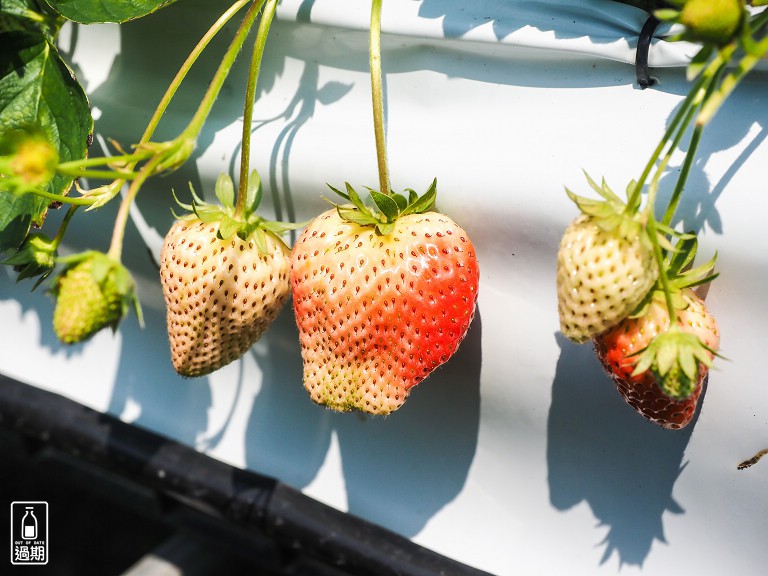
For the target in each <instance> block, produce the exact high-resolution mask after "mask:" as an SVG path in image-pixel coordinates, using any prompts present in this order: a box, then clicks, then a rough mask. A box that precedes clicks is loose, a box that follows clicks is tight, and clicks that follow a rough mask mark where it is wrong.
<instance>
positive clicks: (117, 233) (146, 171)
mask: <svg viewBox="0 0 768 576" xmlns="http://www.w3.org/2000/svg"><path fill="white" fill-rule="evenodd" d="M249 1H250V0H249ZM265 1H266V0H253V3H252V5H251V7H250V8H249V9H248V12H247V13H246V15H245V17H244V18H243V21H242V22H241V24H240V27H239V28H238V30H237V33H236V34H235V37H234V38H233V40H232V42H231V43H230V46H229V48H228V49H227V52H226V53H225V55H224V58H223V59H222V61H221V63H220V64H219V67H218V69H217V70H216V73H215V75H214V77H213V80H212V81H211V83H210V85H209V86H208V90H207V91H206V93H205V95H204V97H203V100H202V102H201V103H200V106H199V107H198V109H197V111H196V112H195V115H194V116H193V117H192V120H191V121H190V123H189V124H188V125H187V127H186V128H185V129H184V131H183V132H182V133H181V134H180V135H179V137H178V138H177V140H178V141H180V142H183V141H184V140H185V139H187V138H189V139H196V138H197V135H198V134H199V132H200V130H201V129H202V126H203V124H204V123H205V120H206V119H207V118H208V114H209V113H210V111H211V108H212V107H213V103H214V101H215V100H216V97H217V96H218V94H219V91H220V90H221V87H222V85H223V84H224V80H225V79H226V77H227V75H228V74H229V71H230V70H231V69H232V66H233V65H234V62H235V59H236V58H237V55H238V53H239V52H240V49H241V48H242V46H243V43H244V42H245V39H246V37H247V36H248V32H250V30H251V27H252V26H253V23H254V21H255V20H256V17H257V16H258V14H259V11H260V10H261V7H262V6H263V5H264V2H265ZM243 5H244V3H243V2H242V1H241V2H237V3H235V4H234V5H233V6H232V7H230V9H229V10H228V11H227V12H225V13H224V15H222V16H221V17H220V18H219V19H218V20H217V22H216V24H214V26H213V27H212V28H211V29H210V30H209V31H208V33H207V34H206V35H205V36H204V37H203V40H201V41H200V42H199V43H198V45H197V46H196V47H195V50H194V52H193V54H195V56H194V57H192V56H190V57H189V58H187V61H185V63H184V65H183V66H182V68H181V70H180V71H179V72H178V73H177V75H176V77H175V78H174V80H173V83H172V84H171V87H169V88H168V90H167V91H166V95H165V96H164V97H163V99H162V100H161V102H160V104H159V105H158V109H157V110H156V111H155V114H154V115H153V117H152V120H151V121H150V123H149V125H148V126H147V129H146V130H145V132H144V136H143V137H142V141H145V139H148V138H149V137H151V135H152V133H153V131H154V129H155V127H156V126H157V122H159V119H160V117H161V116H162V113H163V112H164V110H165V108H166V107H167V105H168V103H169V102H170V100H171V98H172V97H173V94H174V93H175V91H176V88H178V85H179V84H180V83H181V80H182V79H183V78H184V76H185V75H186V73H187V71H188V70H189V68H190V67H191V65H192V63H193V62H194V60H195V59H196V58H197V56H198V55H199V53H200V51H202V49H203V48H204V47H205V46H206V45H207V43H208V42H209V41H210V38H212V37H213V35H214V34H215V32H217V31H218V30H219V29H221V27H222V26H223V25H224V23H226V21H227V20H229V18H231V17H232V15H234V13H235V12H236V11H237V10H239V8H241V7H242V6H243ZM163 161H164V157H163V156H162V155H155V156H153V157H152V158H151V159H150V160H149V161H148V162H147V163H146V164H145V165H144V166H143V167H142V169H141V170H140V171H139V174H138V175H137V176H136V178H135V179H134V180H133V182H132V184H131V186H130V188H129V189H128V191H127V192H126V194H125V197H124V198H123V201H122V202H121V204H120V208H119V209H118V213H117V216H116V217H115V226H114V229H113V231H112V242H111V244H110V246H109V252H108V254H109V256H110V257H111V258H113V259H114V260H116V261H118V262H119V261H120V259H121V257H122V251H123V239H124V238H125V227H126V224H127V223H128V217H129V215H130V208H131V204H132V203H133V201H134V199H135V198H136V195H137V194H138V193H139V190H140V189H141V186H142V185H143V184H144V182H145V181H146V180H147V178H149V177H150V176H151V175H152V174H153V173H154V170H155V169H156V168H157V167H158V166H159V165H160V164H162V162H163Z"/></svg>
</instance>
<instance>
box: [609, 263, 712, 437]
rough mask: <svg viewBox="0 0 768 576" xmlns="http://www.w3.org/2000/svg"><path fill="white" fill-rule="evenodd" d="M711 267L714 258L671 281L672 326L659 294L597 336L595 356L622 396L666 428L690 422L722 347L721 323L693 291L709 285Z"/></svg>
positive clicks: (657, 292) (644, 414)
mask: <svg viewBox="0 0 768 576" xmlns="http://www.w3.org/2000/svg"><path fill="white" fill-rule="evenodd" d="M694 250H695V249H694ZM689 259H690V256H689ZM713 266H714V260H713V261H712V262H710V263H708V264H707V265H705V266H702V267H700V268H697V269H695V270H691V271H689V272H687V273H682V274H677V276H676V277H673V278H672V279H670V282H669V283H670V289H671V290H673V294H674V298H673V300H674V306H675V309H676V310H677V317H676V322H675V323H673V324H672V325H670V316H669V311H668V305H667V302H666V299H665V297H664V294H663V292H662V291H660V290H656V291H654V292H653V293H652V295H651V297H650V298H649V301H648V302H647V304H646V305H645V306H644V307H643V308H642V309H641V311H640V312H639V313H638V314H637V315H636V316H632V317H628V318H626V319H624V320H623V321H622V322H620V323H619V324H618V325H617V326H615V327H613V328H611V329H610V330H608V331H606V332H603V333H601V334H599V335H598V336H596V337H595V338H594V343H595V353H596V355H597V357H598V359H599V360H600V362H601V363H602V365H603V367H604V368H605V370H606V372H607V373H608V374H609V375H610V376H611V377H612V378H613V380H614V382H615V384H616V387H617V389H618V391H619V393H620V394H621V396H622V398H624V400H625V401H626V402H627V404H629V405H630V406H632V407H633V408H634V409H635V410H636V411H637V412H639V413H640V414H641V415H642V416H644V417H645V418H647V419H648V420H650V421H651V422H654V423H655V424H658V425H659V426H662V427H663V428H667V429H671V430H676V429H680V428H683V427H685V426H686V425H687V424H688V423H689V422H690V421H691V419H692V418H693V415H694V412H695V410H696V405H697V403H698V401H699V397H700V396H701V392H702V383H703V381H704V378H705V377H706V376H707V374H708V372H709V368H710V366H711V363H712V360H713V359H714V356H715V354H716V351H717V349H718V347H719V345H720V333H719V331H718V327H717V322H716V321H715V319H714V317H713V316H712V315H711V314H710V313H709V311H708V310H707V308H706V306H705V304H704V301H703V300H702V299H701V298H699V297H698V296H697V295H696V293H695V292H694V291H693V290H692V289H691V287H690V286H692V285H695V284H697V283H701V282H703V281H707V282H708V281H711V280H712V278H714V275H709V272H711V269H712V267H713ZM702 278H703V279H702Z"/></svg>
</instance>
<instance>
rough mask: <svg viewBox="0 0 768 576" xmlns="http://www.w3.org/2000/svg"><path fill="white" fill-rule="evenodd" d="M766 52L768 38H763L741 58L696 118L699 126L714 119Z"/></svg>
mask: <svg viewBox="0 0 768 576" xmlns="http://www.w3.org/2000/svg"><path fill="white" fill-rule="evenodd" d="M766 53H768V38H763V39H762V40H761V41H760V42H758V43H757V44H756V45H755V46H754V47H753V48H752V49H751V50H750V52H749V53H747V54H746V55H745V56H744V57H743V58H742V59H741V61H740V62H739V64H738V66H737V67H736V69H735V70H734V71H733V72H731V73H730V74H729V75H728V76H726V77H725V78H724V79H723V81H722V84H721V85H720V89H719V90H718V91H717V92H715V93H714V94H713V95H712V97H711V98H710V99H709V100H708V101H707V103H706V104H705V105H704V106H703V107H702V109H701V112H700V113H699V116H698V118H696V125H697V126H705V125H706V124H707V123H708V122H709V121H710V120H712V118H713V117H714V115H715V114H716V113H717V111H718V110H719V109H720V106H721V105H722V104H723V102H725V100H726V99H727V98H728V96H730V95H731V93H732V92H733V91H734V90H735V89H736V86H738V85H739V83H740V82H741V81H742V80H743V79H744V77H745V76H746V75H747V74H748V73H749V72H751V71H752V69H753V68H754V67H755V66H756V65H757V63H758V62H760V60H762V58H763V57H764V56H765V54H766Z"/></svg>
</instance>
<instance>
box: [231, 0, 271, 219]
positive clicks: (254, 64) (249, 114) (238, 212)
mask: <svg viewBox="0 0 768 576" xmlns="http://www.w3.org/2000/svg"><path fill="white" fill-rule="evenodd" d="M277 2H278V0H267V3H266V5H265V6H264V12H263V13H262V15H261V21H260V22H259V29H258V31H257V32H256V41H255V44H254V47H253V55H252V56H251V67H250V71H249V73H248V83H247V85H246V89H245V108H244V110H243V136H242V145H241V148H240V182H239V184H238V188H237V206H236V208H235V216H236V217H241V216H243V215H244V213H245V210H246V199H247V197H248V192H247V191H248V175H249V173H250V170H249V168H250V159H251V130H252V126H251V124H252V123H253V105H254V100H255V99H256V85H257V84H258V81H259V72H260V71H261V60H262V58H263V56H264V48H265V46H266V44H267V36H268V35H269V29H270V27H271V25H272V20H273V18H274V16H275V11H276V10H277Z"/></svg>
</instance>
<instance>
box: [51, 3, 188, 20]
mask: <svg viewBox="0 0 768 576" xmlns="http://www.w3.org/2000/svg"><path fill="white" fill-rule="evenodd" d="M175 1H176V0H46V2H48V4H50V6H51V8H53V9H54V10H56V12H58V13H59V14H61V15H62V16H64V17H65V18H67V19H69V20H74V21H75V22H80V23H81V24H93V23H94V22H126V21H128V20H133V19H135V18H140V17H141V16H146V15H147V14H151V13H152V12H154V11H155V10H157V9H159V8H162V7H163V6H166V5H168V4H172V3H173V2H175Z"/></svg>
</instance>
